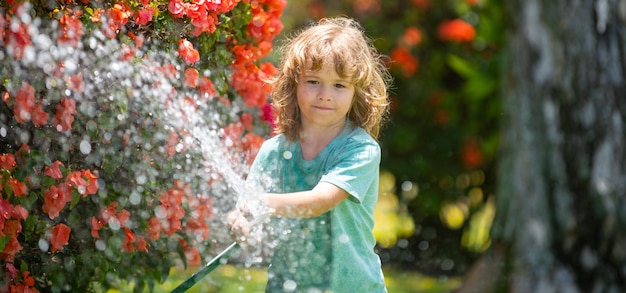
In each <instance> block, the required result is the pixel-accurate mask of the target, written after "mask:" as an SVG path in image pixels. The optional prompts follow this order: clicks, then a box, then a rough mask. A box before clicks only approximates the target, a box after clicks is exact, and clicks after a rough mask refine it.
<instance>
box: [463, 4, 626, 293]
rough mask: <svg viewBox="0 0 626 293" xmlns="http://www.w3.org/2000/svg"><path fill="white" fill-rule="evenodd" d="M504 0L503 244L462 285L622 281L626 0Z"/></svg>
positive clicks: (517, 287)
mask: <svg viewBox="0 0 626 293" xmlns="http://www.w3.org/2000/svg"><path fill="white" fill-rule="evenodd" d="M505 3H506V4H505V5H507V13H508V14H509V17H508V19H509V20H510V26H509V28H510V31H509V35H508V38H509V39H508V43H507V47H506V49H505V50H506V52H505V59H504V60H505V62H504V67H503V74H502V76H503V82H502V97H503V106H504V109H503V111H504V113H503V114H504V119H503V120H502V121H503V124H502V130H503V132H502V136H501V137H502V144H501V157H500V168H499V170H498V189H497V201H496V202H497V209H496V218H495V220H494V226H493V230H492V238H493V241H494V243H498V245H497V247H504V250H503V251H502V250H500V249H493V250H492V251H490V252H488V253H487V254H486V255H485V257H486V259H483V260H481V262H479V263H478V264H480V266H479V265H476V267H475V269H474V270H472V271H471V273H470V274H468V275H467V278H466V282H465V283H464V284H463V286H462V287H461V289H460V290H459V291H462V292H479V291H478V288H479V287H478V286H482V288H481V289H480V290H481V291H480V292H486V291H484V290H486V289H485V288H488V291H492V292H493V291H505V292H520V293H526V292H626V156H625V152H624V147H626V142H625V141H626V131H625V129H624V127H625V125H624V119H625V118H626V88H625V87H626V86H625V85H626V81H625V80H624V71H625V70H624V69H625V67H626V58H625V56H624V54H625V52H624V50H625V47H626V0H596V1H592V0H579V1H564V0H550V1H539V0H523V1H522V0H510V1H505ZM485 264H488V265H487V266H486V267H491V268H494V267H498V266H502V267H503V268H504V269H503V271H502V272H501V277H500V278H495V277H494V275H493V274H490V275H486V274H483V273H481V272H488V271H489V270H487V269H481V268H480V267H485Z"/></svg>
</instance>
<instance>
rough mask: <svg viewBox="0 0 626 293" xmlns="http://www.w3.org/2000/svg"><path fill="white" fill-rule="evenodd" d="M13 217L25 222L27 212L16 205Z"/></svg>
mask: <svg viewBox="0 0 626 293" xmlns="http://www.w3.org/2000/svg"><path fill="white" fill-rule="evenodd" d="M13 217H15V218H16V219H18V220H26V218H28V211H27V210H26V209H25V208H24V207H22V206H21V205H19V204H18V205H16V206H15V210H14V213H13Z"/></svg>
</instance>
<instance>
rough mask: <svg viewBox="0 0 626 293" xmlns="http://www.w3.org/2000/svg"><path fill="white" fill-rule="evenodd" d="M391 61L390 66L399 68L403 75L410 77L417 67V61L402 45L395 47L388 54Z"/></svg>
mask: <svg viewBox="0 0 626 293" xmlns="http://www.w3.org/2000/svg"><path fill="white" fill-rule="evenodd" d="M389 57H391V60H392V61H393V63H392V64H391V66H392V67H396V68H400V70H401V71H402V73H403V74H404V76H406V77H411V76H413V75H414V74H415V72H416V71H417V69H418V67H419V61H418V60H417V58H415V57H414V56H413V55H412V54H411V52H409V50H407V49H406V48H404V47H397V48H395V49H394V50H393V51H391V53H390V54H389Z"/></svg>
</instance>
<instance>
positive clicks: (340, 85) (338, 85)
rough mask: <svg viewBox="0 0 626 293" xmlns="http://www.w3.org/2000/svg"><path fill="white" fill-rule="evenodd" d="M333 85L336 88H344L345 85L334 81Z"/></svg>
mask: <svg viewBox="0 0 626 293" xmlns="http://www.w3.org/2000/svg"><path fill="white" fill-rule="evenodd" d="M335 87H336V88H340V89H343V88H346V87H347V86H345V85H343V84H340V83H336V84H335Z"/></svg>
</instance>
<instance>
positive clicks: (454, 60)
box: [448, 54, 477, 79]
mask: <svg viewBox="0 0 626 293" xmlns="http://www.w3.org/2000/svg"><path fill="white" fill-rule="evenodd" d="M448 65H449V66H450V67H451V68H452V69H453V70H454V71H456V73H458V74H459V75H461V76H462V77H465V78H468V79H469V78H472V77H473V76H474V75H476V73H477V71H476V70H475V69H474V68H472V66H471V65H470V64H469V63H468V62H467V61H466V60H465V59H463V58H461V57H458V56H456V55H453V54H450V55H449V56H448Z"/></svg>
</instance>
